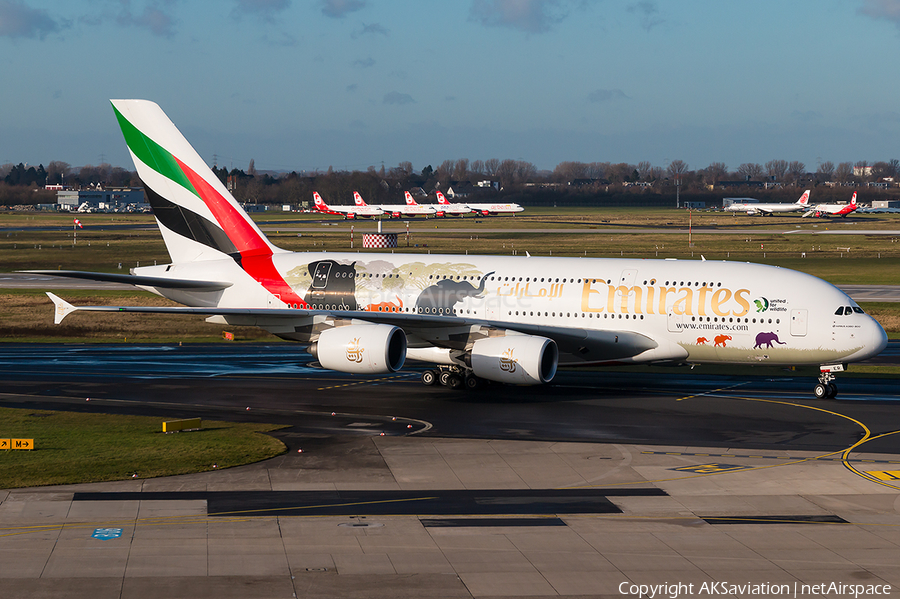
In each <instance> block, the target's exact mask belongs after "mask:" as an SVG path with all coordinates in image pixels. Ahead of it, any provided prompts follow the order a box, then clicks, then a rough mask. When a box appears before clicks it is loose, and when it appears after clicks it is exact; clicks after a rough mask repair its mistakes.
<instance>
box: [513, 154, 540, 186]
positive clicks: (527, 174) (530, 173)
mask: <svg viewBox="0 0 900 599" xmlns="http://www.w3.org/2000/svg"><path fill="white" fill-rule="evenodd" d="M515 172H516V183H525V182H526V181H528V180H529V179H533V178H534V177H535V175H537V167H536V166H535V165H533V164H532V163H530V162H527V161H525V160H516V171H515Z"/></svg>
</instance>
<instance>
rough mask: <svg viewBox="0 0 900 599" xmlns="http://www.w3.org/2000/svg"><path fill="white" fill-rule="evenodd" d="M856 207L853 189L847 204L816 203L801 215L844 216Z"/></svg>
mask: <svg viewBox="0 0 900 599" xmlns="http://www.w3.org/2000/svg"><path fill="white" fill-rule="evenodd" d="M856 208H857V205H856V192H855V191H854V192H853V197H851V198H850V203H849V204H818V205H817V206H813V207H812V208H810V209H809V212H807V213H805V214H804V215H803V216H804V217H806V216H817V217H821V218H826V217H829V216H840V217H845V216H847V215H848V214H850V213H851V212H854V211H855V210H856Z"/></svg>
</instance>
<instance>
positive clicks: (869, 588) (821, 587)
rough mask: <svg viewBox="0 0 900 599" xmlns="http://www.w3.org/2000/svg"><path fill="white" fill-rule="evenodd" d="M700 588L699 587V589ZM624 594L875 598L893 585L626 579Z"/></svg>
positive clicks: (652, 598) (887, 592)
mask: <svg viewBox="0 0 900 599" xmlns="http://www.w3.org/2000/svg"><path fill="white" fill-rule="evenodd" d="M695 587H696V590H695ZM619 594H620V595H634V596H636V597H638V598H639V599H643V598H646V599H655V598H656V597H660V598H663V597H668V599H678V598H679V597H685V596H715V595H739V596H744V597H746V596H760V597H795V598H796V597H804V596H809V595H814V596H822V595H824V596H826V597H832V596H833V597H853V598H854V599H858V598H859V597H872V596H886V595H890V594H891V585H889V584H844V583H841V582H831V583H828V582H823V583H821V584H802V583H799V582H795V583H794V584H793V585H789V584H769V583H760V584H752V583H749V582H748V583H746V584H739V583H738V584H734V583H730V582H726V581H719V582H704V583H703V584H700V585H697V584H695V583H690V584H685V583H683V582H679V583H674V584H670V583H668V582H665V583H663V584H633V583H630V582H623V583H621V584H620V585H619Z"/></svg>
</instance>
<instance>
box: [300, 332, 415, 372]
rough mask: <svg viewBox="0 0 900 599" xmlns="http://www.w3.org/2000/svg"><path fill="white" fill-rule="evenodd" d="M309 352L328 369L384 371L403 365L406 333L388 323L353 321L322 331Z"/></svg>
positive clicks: (390, 370) (398, 368)
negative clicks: (355, 322) (357, 322)
mask: <svg viewBox="0 0 900 599" xmlns="http://www.w3.org/2000/svg"><path fill="white" fill-rule="evenodd" d="M309 353H311V354H312V355H313V356H315V357H316V358H318V360H319V364H321V365H322V367H323V368H328V369H329V370H337V371H340V372H351V373H354V374H385V373H388V372H396V371H398V370H400V369H401V368H403V362H405V361H406V334H405V333H404V332H403V329H401V328H399V327H395V326H391V325H388V324H354V325H348V326H342V327H334V328H332V329H328V330H325V331H323V332H322V333H321V334H320V335H319V340H318V341H317V342H316V343H315V345H311V346H310V348H309Z"/></svg>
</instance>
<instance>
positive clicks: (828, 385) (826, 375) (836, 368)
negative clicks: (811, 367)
mask: <svg viewBox="0 0 900 599" xmlns="http://www.w3.org/2000/svg"><path fill="white" fill-rule="evenodd" d="M844 370H846V366H845V365H844V364H825V365H823V366H819V371H820V372H819V382H818V383H817V384H816V386H815V387H813V394H814V395H815V396H816V399H832V398H834V397H835V396H836V395H837V391H838V389H837V385H836V384H835V383H834V380H835V378H836V377H835V376H834V373H835V372H843V371H844Z"/></svg>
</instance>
